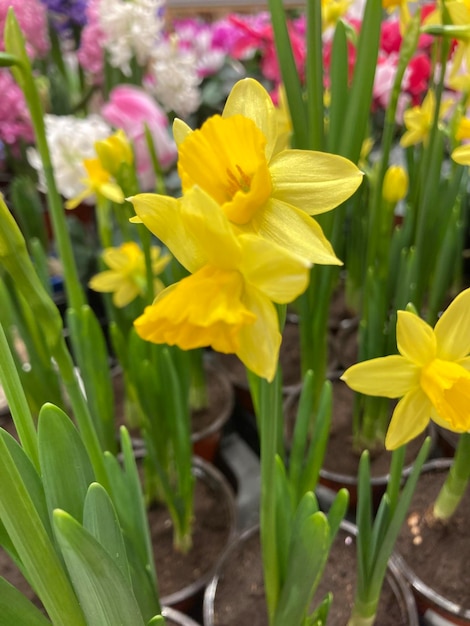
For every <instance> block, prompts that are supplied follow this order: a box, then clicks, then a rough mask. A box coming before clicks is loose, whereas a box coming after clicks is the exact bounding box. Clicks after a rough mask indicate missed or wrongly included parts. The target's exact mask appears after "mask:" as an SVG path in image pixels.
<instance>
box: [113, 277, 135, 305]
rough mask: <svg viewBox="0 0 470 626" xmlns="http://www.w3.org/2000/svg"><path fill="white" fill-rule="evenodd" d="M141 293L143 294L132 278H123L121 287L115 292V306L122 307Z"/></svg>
mask: <svg viewBox="0 0 470 626" xmlns="http://www.w3.org/2000/svg"><path fill="white" fill-rule="evenodd" d="M139 295H141V292H140V289H139V287H138V286H137V285H136V284H135V283H134V282H133V281H132V280H126V281H123V280H122V279H121V284H120V286H119V289H117V290H116V291H115V292H114V294H113V303H114V306H116V307H117V308H118V309H122V308H123V307H125V306H127V305H128V304H129V303H130V302H132V300H135V298H137V296H139Z"/></svg>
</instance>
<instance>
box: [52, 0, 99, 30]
mask: <svg viewBox="0 0 470 626" xmlns="http://www.w3.org/2000/svg"><path fill="white" fill-rule="evenodd" d="M41 2H42V3H43V4H44V5H45V6H46V8H47V10H48V13H49V15H50V17H51V21H52V24H53V26H54V28H55V29H56V30H57V31H58V32H59V33H60V34H67V33H68V32H70V31H74V30H76V28H77V27H79V28H82V27H83V26H85V24H86V21H87V19H86V8H87V4H88V0H41Z"/></svg>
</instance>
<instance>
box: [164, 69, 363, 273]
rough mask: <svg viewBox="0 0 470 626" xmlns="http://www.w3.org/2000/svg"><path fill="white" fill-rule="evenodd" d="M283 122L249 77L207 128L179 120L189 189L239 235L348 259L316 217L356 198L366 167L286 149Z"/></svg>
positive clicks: (318, 257) (314, 257) (332, 260)
mask: <svg viewBox="0 0 470 626" xmlns="http://www.w3.org/2000/svg"><path fill="white" fill-rule="evenodd" d="M277 124H278V118H277V114H276V110H275V107H274V105H273V102H272V100H271V98H270V96H269V94H268V93H267V91H266V90H265V89H264V88H263V87H262V86H261V85H260V84H259V83H258V82H257V81H255V80H253V79H249V78H247V79H244V80H241V81H239V82H238V83H237V84H236V85H235V86H234V87H233V89H232V91H231V93H230V95H229V97H228V99H227V102H226V105H225V107H224V110H223V113H222V115H221V116H220V115H214V116H212V117H210V118H209V119H208V120H207V121H206V122H205V123H204V124H203V125H202V127H201V128H200V129H198V130H195V131H191V129H190V128H189V126H187V125H186V124H185V123H184V122H182V121H181V120H176V121H175V124H174V126H173V130H174V136H175V139H176V142H177V144H178V154H179V159H178V171H179V174H180V177H181V181H182V187H183V193H186V192H187V191H188V190H189V189H191V188H193V187H194V186H196V185H197V186H198V187H200V188H201V189H203V190H204V191H205V192H206V193H207V194H208V195H209V196H211V197H212V199H213V200H215V201H216V202H217V203H218V204H219V205H220V207H221V208H222V211H223V212H224V214H225V215H226V216H227V217H228V219H229V220H230V222H231V223H232V225H233V226H234V228H236V229H237V231H238V232H239V233H255V234H257V235H259V236H261V237H264V238H266V239H269V240H270V241H272V242H274V243H277V244H278V245H280V246H282V247H284V248H287V249H288V250H291V251H293V252H295V253H296V254H300V255H302V256H304V257H305V258H306V259H308V260H309V261H311V262H313V263H326V264H337V265H338V264H341V263H340V261H339V260H338V259H337V258H336V256H335V254H334V251H333V249H332V247H331V245H330V243H329V241H328V240H327V239H326V237H325V236H324V234H323V232H322V230H321V228H320V226H319V225H318V224H317V222H315V220H314V219H312V217H310V216H311V215H315V214H318V213H323V212H325V211H329V210H331V209H333V208H334V207H336V206H337V205H338V204H340V203H341V202H343V201H344V200H346V199H347V198H348V197H349V196H351V195H352V194H353V193H354V191H355V190H356V189H357V188H358V186H359V185H360V183H361V180H362V173H361V172H360V171H359V169H358V168H357V167H356V166H355V165H354V164H353V163H351V162H350V161H348V160H347V159H344V158H343V157H340V156H336V155H333V154H326V153H323V152H313V151H309V150H285V149H284V150H283V149H281V150H280V149H279V143H278V138H279V133H278V126H277Z"/></svg>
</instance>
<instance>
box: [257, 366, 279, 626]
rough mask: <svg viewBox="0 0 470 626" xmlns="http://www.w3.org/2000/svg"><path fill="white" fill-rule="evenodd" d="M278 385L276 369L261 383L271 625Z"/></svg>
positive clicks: (263, 520) (263, 525) (263, 523)
mask: <svg viewBox="0 0 470 626" xmlns="http://www.w3.org/2000/svg"><path fill="white" fill-rule="evenodd" d="M279 386H280V374H279V369H278V371H277V373H276V377H275V379H274V381H273V382H272V383H268V382H267V381H265V380H264V379H261V380H260V410H259V430H260V433H259V434H260V463H261V503H260V535H261V548H262V555H263V572H264V586H265V592H266V603H267V609H268V616H269V623H270V624H272V623H273V620H274V615H275V613H276V607H277V603H278V599H279V593H280V585H279V562H278V555H277V541H276V539H277V538H276V502H275V493H276V487H275V475H276V452H277V441H278V438H277V429H278V424H279V418H280V415H279V413H280V412H279V405H278V401H277V399H278V397H279V396H278V394H279Z"/></svg>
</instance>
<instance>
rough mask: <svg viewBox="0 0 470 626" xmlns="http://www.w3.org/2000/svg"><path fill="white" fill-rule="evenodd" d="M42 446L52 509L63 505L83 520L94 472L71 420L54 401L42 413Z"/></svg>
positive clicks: (39, 436) (74, 515) (40, 452)
mask: <svg viewBox="0 0 470 626" xmlns="http://www.w3.org/2000/svg"><path fill="white" fill-rule="evenodd" d="M38 445H39V461H40V464H41V471H42V478H43V484H44V490H45V492H46V499H47V504H48V508H49V511H50V512H52V511H53V510H54V509H57V508H61V509H64V511H67V513H70V515H72V516H73V517H75V519H77V520H79V521H81V520H82V515H83V504H84V502H85V496H86V493H87V490H88V487H89V485H90V483H92V482H93V481H94V479H95V477H94V472H93V469H92V466H91V463H90V459H89V457H88V454H87V452H86V450H85V446H84V445H83V443H82V440H81V438H80V435H79V434H78V432H77V430H76V428H75V426H74V425H73V423H72V421H71V419H70V418H69V417H68V416H67V415H66V414H65V413H64V412H63V411H62V410H61V409H59V408H58V407H56V406H54V405H52V404H45V405H44V406H43V408H42V409H41V411H40V413H39V422H38Z"/></svg>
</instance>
